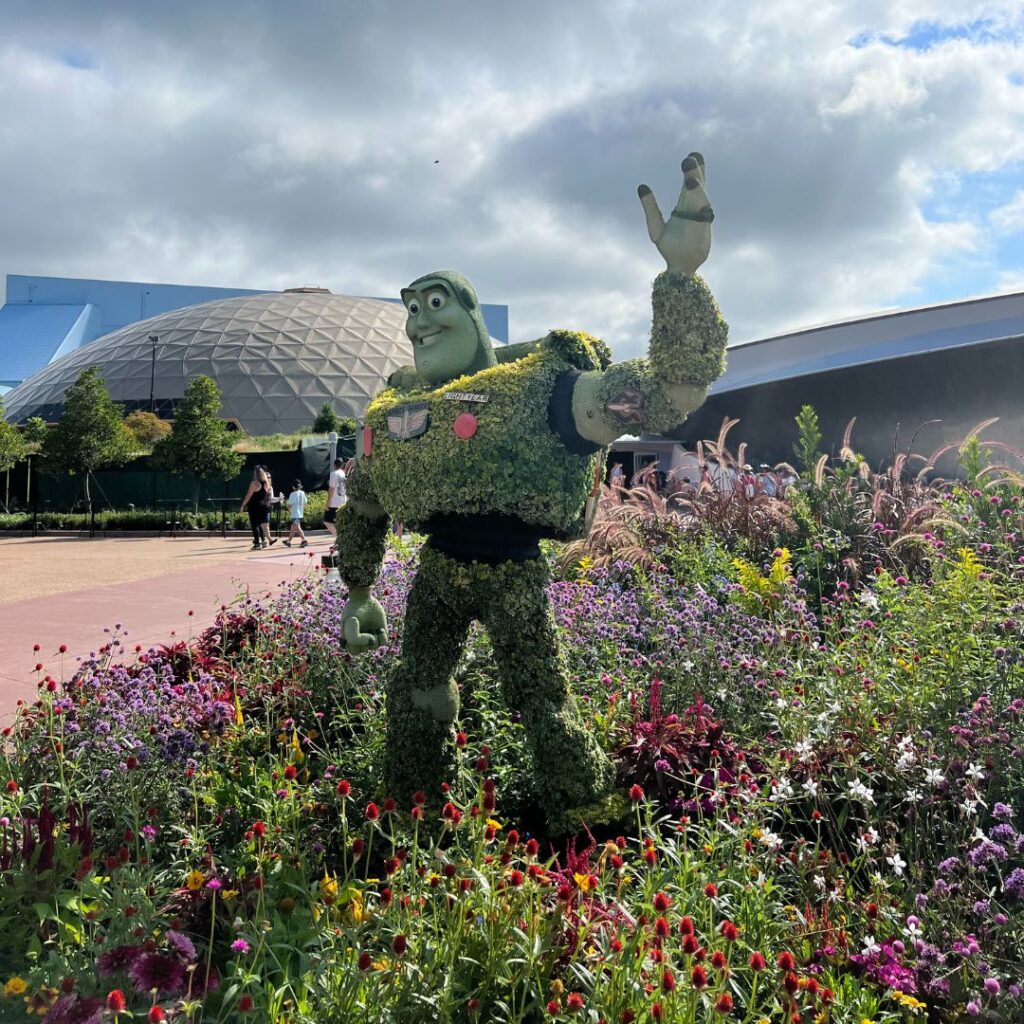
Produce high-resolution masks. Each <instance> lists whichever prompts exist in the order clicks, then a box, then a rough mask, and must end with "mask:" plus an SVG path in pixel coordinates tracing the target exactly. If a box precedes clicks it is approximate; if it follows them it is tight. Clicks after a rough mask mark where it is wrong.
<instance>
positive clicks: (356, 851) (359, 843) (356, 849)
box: [352, 838, 366, 859]
mask: <svg viewBox="0 0 1024 1024" xmlns="http://www.w3.org/2000/svg"><path fill="white" fill-rule="evenodd" d="M365 852H366V840H365V839H359V838H356V839H353V840H352V856H353V857H355V858H356V859H358V858H360V857H362V855H363V854H364V853H365Z"/></svg>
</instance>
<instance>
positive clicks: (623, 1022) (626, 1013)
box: [619, 1010, 636, 1024]
mask: <svg viewBox="0 0 1024 1024" xmlns="http://www.w3.org/2000/svg"><path fill="white" fill-rule="evenodd" d="M635 1020H636V1014H635V1013H634V1012H633V1011H632V1010H623V1011H622V1013H620V1014H619V1024H633V1021H635Z"/></svg>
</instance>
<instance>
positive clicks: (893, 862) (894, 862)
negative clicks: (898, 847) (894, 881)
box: [885, 852, 907, 877]
mask: <svg viewBox="0 0 1024 1024" xmlns="http://www.w3.org/2000/svg"><path fill="white" fill-rule="evenodd" d="M885 859H886V862H887V863H888V864H889V866H890V867H891V868H892V870H893V873H894V874H895V875H896V876H897V877H899V876H902V874H903V869H904V868H905V867H906V866H907V862H906V861H905V860H904V859H903V858H902V857H901V856H900V855H899V853H898V852H896V853H894V854H893V855H892V856H891V857H886V858H885Z"/></svg>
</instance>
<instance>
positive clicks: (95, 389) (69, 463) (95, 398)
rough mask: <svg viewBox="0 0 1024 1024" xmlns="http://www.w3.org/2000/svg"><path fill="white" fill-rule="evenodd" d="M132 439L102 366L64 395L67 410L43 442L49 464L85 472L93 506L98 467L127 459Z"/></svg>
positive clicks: (83, 375)
mask: <svg viewBox="0 0 1024 1024" xmlns="http://www.w3.org/2000/svg"><path fill="white" fill-rule="evenodd" d="M132 444H133V442H132V438H131V435H130V434H129V433H128V431H127V429H126V428H125V425H124V413H123V410H122V408H121V406H120V405H118V404H117V403H116V402H115V401H114V400H113V399H112V398H111V397H110V392H109V391H107V388H106V385H105V384H104V383H103V378H102V377H101V376H100V371H99V368H98V367H95V366H90V367H88V368H87V369H85V370H83V371H82V372H81V373H80V374H79V375H78V380H76V381H75V383H74V384H72V385H71V387H70V388H69V389H68V393H67V395H65V397H64V413H63V415H62V416H61V418H60V421H59V422H58V423H57V426H56V427H55V428H54V429H53V430H51V431H49V432H48V433H47V435H46V440H45V441H44V442H43V453H44V454H45V455H46V463H47V467H48V468H49V469H52V470H64V471H65V472H67V473H70V474H71V475H72V476H73V475H74V474H75V473H84V474H85V500H86V502H87V503H88V504H89V506H90V508H91V507H92V496H91V494H90V491H89V478H90V477H91V476H92V474H93V473H95V472H96V470H97V469H103V468H104V467H106V466H117V465H120V464H121V463H122V462H126V461H127V460H128V459H129V458H130V456H131V451H132Z"/></svg>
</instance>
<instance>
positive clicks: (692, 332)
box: [648, 271, 729, 430]
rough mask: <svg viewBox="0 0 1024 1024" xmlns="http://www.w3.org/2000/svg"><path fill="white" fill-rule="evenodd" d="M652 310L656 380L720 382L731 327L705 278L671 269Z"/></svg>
mask: <svg viewBox="0 0 1024 1024" xmlns="http://www.w3.org/2000/svg"><path fill="white" fill-rule="evenodd" d="M651 306H652V312H653V320H652V323H651V348H650V355H649V360H650V366H651V371H652V372H653V374H654V376H655V377H657V378H659V379H661V380H665V381H671V382H679V383H692V384H703V385H708V384H710V383H711V382H712V381H714V380H717V379H718V378H719V377H720V376H721V375H722V371H723V370H724V369H725V346H726V344H727V342H728V340H729V325H728V324H727V323H726V322H725V320H724V319H722V314H721V313H720V312H719V309H718V303H717V302H715V297H714V296H713V295H712V294H711V289H710V288H708V286H707V284H705V282H704V280H703V278H701V277H698V276H697V275H696V274H695V275H693V277H688V276H686V275H685V274H671V273H669V272H668V271H665V272H663V273H661V274H659V275H658V276H657V277H656V278H655V279H654V288H653V290H652V294H651ZM676 422H678V420H677V421H676ZM648 429H653V430H657V429H658V428H657V427H653V426H652V427H649V428H648Z"/></svg>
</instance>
